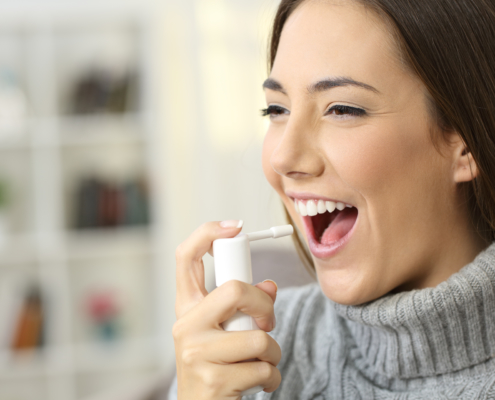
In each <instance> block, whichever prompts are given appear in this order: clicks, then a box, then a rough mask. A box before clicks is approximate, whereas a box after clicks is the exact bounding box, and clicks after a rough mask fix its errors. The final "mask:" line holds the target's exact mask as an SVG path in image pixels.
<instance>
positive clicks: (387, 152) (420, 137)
mask: <svg viewBox="0 0 495 400" xmlns="http://www.w3.org/2000/svg"><path fill="white" fill-rule="evenodd" d="M404 126H407V125H406V124H401V125H398V124H393V123H391V124H388V125H381V126H379V127H378V126H363V127H362V128H360V129H359V130H356V131H354V132H352V133H349V135H348V136H347V137H345V138H342V140H340V143H339V144H338V145H336V146H333V147H334V148H333V149H330V148H328V151H332V153H333V154H332V157H331V159H332V160H333V167H334V168H335V170H336V172H337V174H338V175H339V176H340V177H341V178H342V180H343V181H344V182H345V183H346V184H347V185H348V186H350V187H352V188H353V189H354V190H356V191H358V192H360V193H361V194H362V195H363V196H365V197H369V196H375V195H379V196H380V197H381V196H385V195H386V194H387V193H390V192H397V191H399V192H401V191H403V190H404V188H406V191H409V190H411V189H412V187H411V185H412V186H416V185H417V184H418V183H419V181H418V179H417V178H418V177H420V176H422V175H424V174H425V173H426V172H427V171H428V169H430V168H431V160H429V159H428V157H430V156H432V153H431V150H432V145H431V144H430V143H429V141H428V132H427V127H426V126H424V125H423V124H419V125H417V126H414V125H409V126H408V128H404ZM336 150H338V151H336ZM368 199H369V198H368Z"/></svg>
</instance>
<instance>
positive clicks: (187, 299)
mask: <svg viewBox="0 0 495 400" xmlns="http://www.w3.org/2000/svg"><path fill="white" fill-rule="evenodd" d="M229 222H234V221H229ZM232 225H233V226H232V227H222V226H221V225H220V223H218V222H208V223H206V224H204V225H202V226H200V227H199V228H198V229H196V231H194V232H193V233H192V235H191V236H189V238H187V239H186V240H185V241H184V242H183V243H181V244H180V245H179V247H178V248H177V251H176V260H177V297H176V303H175V312H176V315H177V322H176V323H175V324H174V327H173V336H174V342H175V354H176V363H177V386H178V399H179V400H207V399H215V400H222V399H230V400H231V399H240V398H241V393H242V392H243V391H245V390H247V389H250V388H252V387H254V386H258V385H260V386H262V387H263V388H264V391H265V392H273V391H274V390H275V389H277V387H278V386H279V385H280V381H281V376H280V372H279V371H278V369H277V368H276V366H277V364H278V363H279V361H280V358H281V351H280V347H279V345H278V343H277V342H276V341H275V340H274V339H273V338H272V337H271V336H270V335H268V334H267V333H266V332H270V331H271V330H272V329H273V328H274V327H275V315H274V312H273V303H274V302H275V297H276V293H277V287H276V285H275V284H274V282H272V281H265V282H262V283H259V284H257V285H256V286H252V285H249V284H247V283H243V282H240V281H229V282H226V283H225V284H223V285H222V286H220V287H218V288H216V289H215V290H213V291H212V292H211V293H209V294H208V292H207V291H206V288H205V286H204V266H203V260H202V258H203V256H204V255H205V254H206V252H210V254H211V251H212V244H213V241H214V240H216V239H220V238H230V237H234V236H235V235H237V234H238V233H239V232H240V230H241V228H236V227H235V226H236V224H234V223H232ZM237 310H239V311H242V312H243V313H245V314H248V315H251V316H252V317H253V318H255V321H256V323H257V325H258V326H259V328H260V330H253V331H241V332H225V331H224V330H223V329H222V326H221V324H222V322H224V321H226V320H227V319H229V318H230V317H232V316H233V315H234V314H235V313H236V312H237ZM252 359H257V361H247V362H240V361H244V360H252Z"/></svg>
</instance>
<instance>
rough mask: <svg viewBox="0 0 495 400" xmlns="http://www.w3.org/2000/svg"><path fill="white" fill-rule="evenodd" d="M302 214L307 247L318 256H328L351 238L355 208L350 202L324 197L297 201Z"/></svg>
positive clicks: (355, 218) (297, 206)
mask: <svg viewBox="0 0 495 400" xmlns="http://www.w3.org/2000/svg"><path fill="white" fill-rule="evenodd" d="M294 206H295V209H296V211H297V212H298V213H299V214H301V216H302V217H303V218H302V219H303V221H304V225H305V228H306V234H307V237H308V241H309V245H310V250H311V252H312V253H313V254H314V255H315V256H317V257H329V256H330V255H332V254H334V252H335V251H337V249H338V248H340V247H342V246H343V244H344V243H345V242H347V240H348V239H349V238H350V236H351V234H352V231H353V228H354V226H355V224H356V221H357V217H358V209H357V208H356V207H354V206H352V205H350V204H345V203H341V202H333V201H324V200H296V201H295V203H294Z"/></svg>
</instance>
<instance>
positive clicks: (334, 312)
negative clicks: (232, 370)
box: [169, 242, 495, 400]
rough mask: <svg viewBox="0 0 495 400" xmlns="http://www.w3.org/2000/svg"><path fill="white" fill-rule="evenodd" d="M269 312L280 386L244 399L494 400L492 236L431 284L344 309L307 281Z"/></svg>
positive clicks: (287, 291)
mask: <svg viewBox="0 0 495 400" xmlns="http://www.w3.org/2000/svg"><path fill="white" fill-rule="evenodd" d="M275 313H276V318H277V327H276V328H275V330H274V331H273V332H271V333H270V335H272V336H273V337H274V338H275V339H276V340H277V342H278V344H279V345H280V347H281V349H282V359H281V361H280V363H279V365H278V368H279V370H280V372H281V374H282V383H281V385H280V386H279V388H278V389H277V390H276V391H275V392H273V393H265V392H261V393H258V394H256V395H251V396H245V397H243V399H244V400H268V399H270V400H292V399H293V400H296V399H297V400H309V399H314V400H323V399H349V400H350V399H352V400H355V399H363V400H368V399H377V400H379V399H387V400H388V399H395V400H399V399H400V400H405V399H408V400H409V399H410V400H413V399H418V400H419V399H462V400H469V399H473V400H474V399H495V358H494V357H495V242H494V243H493V244H492V245H490V246H489V247H488V248H487V249H485V250H484V251H483V252H481V253H480V254H479V255H478V256H477V257H476V259H475V260H474V261H473V262H472V263H470V264H468V265H466V266H465V267H464V268H462V269H461V270H460V271H459V272H458V273H456V274H454V275H452V276H451V277H450V278H449V279H448V280H447V281H445V282H442V283H440V284H439V285H438V286H436V287H435V288H427V289H421V290H413V291H408V292H402V293H398V294H391V295H386V296H384V297H381V298H380V299H377V300H375V301H372V302H369V303H366V304H363V305H359V306H344V305H341V304H337V303H334V302H332V301H331V300H329V299H328V298H327V297H326V296H325V295H324V294H323V293H322V291H321V289H320V287H319V285H318V284H311V285H307V286H303V287H300V288H289V289H282V290H280V292H279V294H278V296H277V301H276V303H275ZM176 392H177V388H176V383H175V382H174V385H173V386H172V388H171V390H170V397H169V398H170V399H171V400H174V399H176V398H177V397H176V396H177V394H176Z"/></svg>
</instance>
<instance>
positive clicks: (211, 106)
mask: <svg viewBox="0 0 495 400" xmlns="http://www.w3.org/2000/svg"><path fill="white" fill-rule="evenodd" d="M277 4H278V1H277V0H249V1H246V0H160V1H158V0H139V1H137V0H135V1H131V0H117V1H112V0H86V1H81V0H79V1H76V0H64V1H60V0H59V1H53V0H36V1H28V0H1V1H0V400H80V399H81V400H86V399H93V400H96V399H99V400H110V399H115V400H116V399H119V400H148V399H166V396H164V392H165V391H166V389H165V387H166V385H168V384H169V382H170V379H171V377H172V376H173V374H174V364H175V358H174V357H175V356H174V347H173V340H172V336H171V329H172V325H173V323H174V322H175V312H174V301H175V248H176V247H177V245H178V244H179V243H180V242H182V241H183V240H184V239H186V238H187V237H188V236H189V235H190V233H191V232H192V231H193V230H194V229H196V227H198V226H199V225H200V224H202V223H203V222H205V221H209V220H224V219H243V220H244V221H245V224H244V231H246V232H248V231H254V230H259V229H266V228H269V227H270V226H273V225H275V224H283V223H284V220H283V217H282V211H281V207H280V202H279V199H278V196H277V195H276V193H275V192H274V191H273V190H272V189H271V188H270V186H269V185H268V183H267V182H265V178H264V176H263V172H262V168H261V145H262V140H263V136H264V131H265V129H266V127H267V122H268V121H267V120H264V119H262V118H261V117H260V112H259V110H260V109H261V108H263V107H265V103H264V95H263V92H262V89H261V84H262V82H263V80H264V79H265V78H266V76H267V66H266V49H267V38H268V33H269V29H270V23H271V20H272V18H273V15H274V12H275V7H276V5H277ZM257 260H258V261H257ZM281 260H282V264H283V265H282V266H283V267H284V268H286V270H284V269H282V270H281V271H282V273H280V272H279V274H281V275H282V276H285V278H287V280H286V285H290V284H292V283H298V284H299V283H301V282H306V281H309V280H308V276H307V275H305V274H306V273H305V272H304V269H303V267H302V266H301V265H300V264H299V263H298V261H297V257H296V255H295V252H294V250H293V249H292V244H291V241H290V239H288V238H285V239H280V240H277V241H261V242H256V245H255V244H253V264H254V268H255V280H257V281H260V280H263V279H266V278H269V277H271V278H273V276H272V275H271V272H270V271H271V270H270V268H271V266H273V265H275V264H277V262H278V263H279V264H280V262H281ZM204 261H205V267H206V269H207V278H206V281H207V282H206V284H207V287H208V289H209V290H211V289H212V288H214V277H213V275H212V259H211V257H209V256H208V255H206V256H205V260H204ZM291 265H292V266H293V269H292V270H291V269H289V266H291ZM280 267H281V266H280V265H279V269H280ZM291 279H292V281H291Z"/></svg>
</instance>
